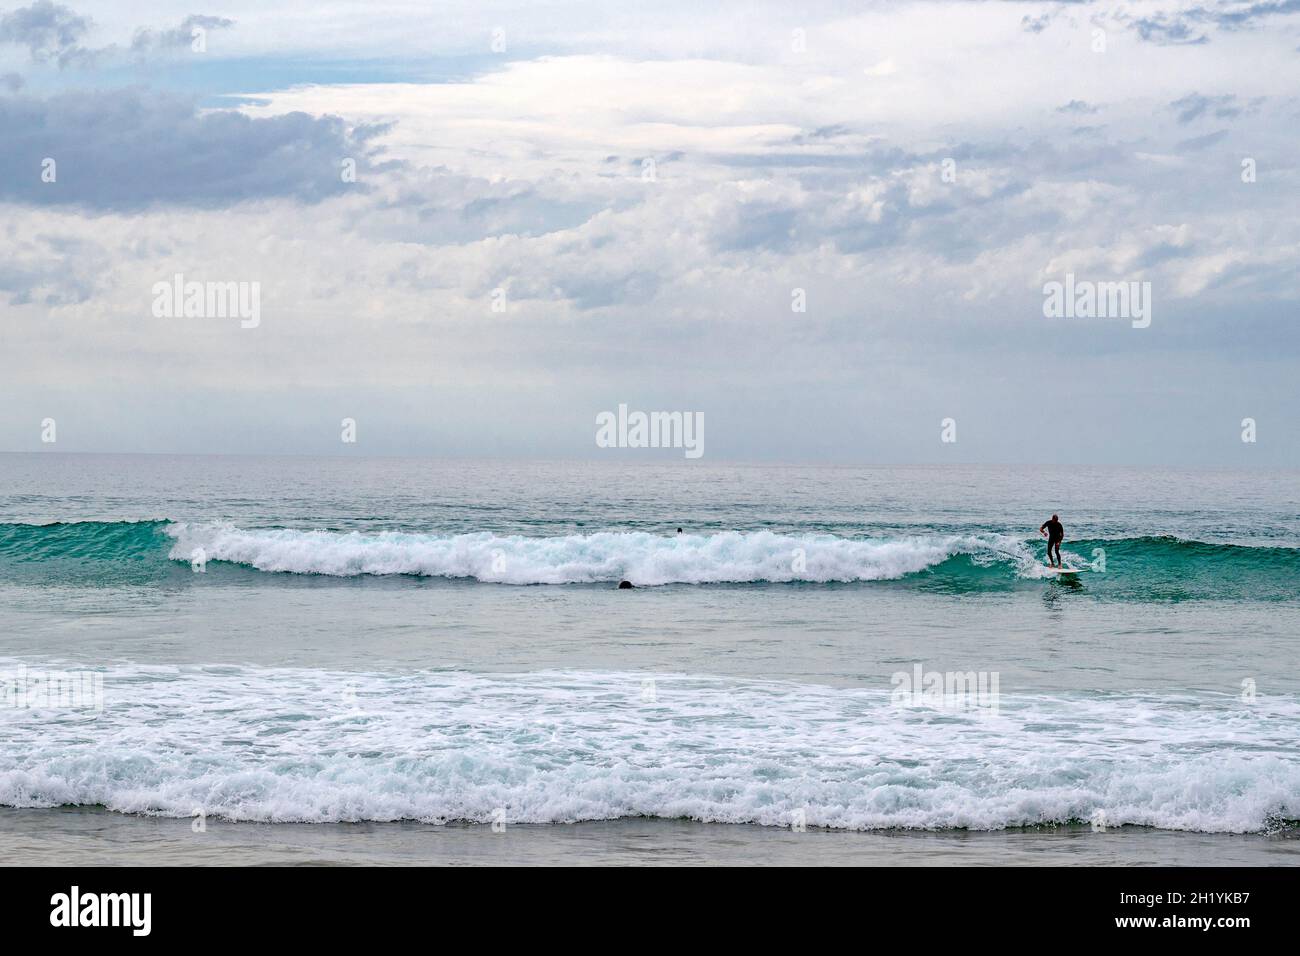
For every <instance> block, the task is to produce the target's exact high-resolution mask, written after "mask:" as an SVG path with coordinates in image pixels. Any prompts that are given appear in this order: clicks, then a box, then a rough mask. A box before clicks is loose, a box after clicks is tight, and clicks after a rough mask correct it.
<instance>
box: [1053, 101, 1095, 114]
mask: <svg viewBox="0 0 1300 956" xmlns="http://www.w3.org/2000/svg"><path fill="white" fill-rule="evenodd" d="M1056 112H1058V113H1095V112H1097V107H1095V106H1092V105H1090V104H1088V103H1085V102H1084V101H1083V100H1070V102H1068V103H1066V104H1065V105H1064V106H1058V107H1057V108H1056Z"/></svg>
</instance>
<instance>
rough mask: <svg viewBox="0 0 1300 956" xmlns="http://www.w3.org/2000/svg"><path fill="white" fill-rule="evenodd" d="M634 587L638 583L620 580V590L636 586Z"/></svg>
mask: <svg viewBox="0 0 1300 956" xmlns="http://www.w3.org/2000/svg"><path fill="white" fill-rule="evenodd" d="M634 587H636V585H635V584H633V583H632V582H631V581H619V582H618V589H619V590H620V591H623V590H626V589H627V588H634Z"/></svg>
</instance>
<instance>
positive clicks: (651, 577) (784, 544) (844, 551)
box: [167, 523, 1037, 585]
mask: <svg viewBox="0 0 1300 956" xmlns="http://www.w3.org/2000/svg"><path fill="white" fill-rule="evenodd" d="M167 531H168V534H170V535H171V536H172V537H173V538H175V539H176V544H175V545H174V546H173V547H172V549H171V554H170V556H171V557H172V558H173V559H176V560H180V561H188V560H189V559H190V556H191V554H192V553H193V551H194V550H195V549H196V548H202V549H203V551H204V552H205V553H206V555H207V558H208V559H209V560H215V561H229V562H234V563H237V564H243V565H247V566H249V567H253V568H257V569H258V570H261V571H282V572H292V573H297V574H326V575H336V576H355V575H367V574H375V575H387V574H411V575H423V576H428V577H447V578H474V579H476V580H479V581H491V582H497V583H502V584H581V583H595V582H603V581H619V580H622V579H627V580H629V581H631V582H632V583H633V584H637V585H657V584H675V583H684V584H705V583H728V582H734V583H740V582H750V581H754V582H757V581H771V582H788V581H817V582H829V581H876V580H887V579H895V578H901V577H904V576H905V575H908V574H913V573H915V572H917V571H923V570H925V569H926V568H930V567H934V566H935V565H937V564H939V563H941V562H943V561H945V560H947V559H948V558H950V557H952V556H954V555H958V554H969V555H971V556H972V557H973V558H974V559H976V560H977V561H978V562H981V563H991V562H992V561H999V560H1000V561H1009V562H1011V563H1012V564H1014V565H1015V567H1016V568H1017V569H1018V572H1019V573H1021V574H1023V575H1026V576H1028V575H1033V574H1034V573H1036V571H1037V562H1036V561H1035V560H1034V558H1033V557H1032V556H1031V555H1030V553H1029V551H1028V549H1027V548H1026V547H1025V546H1024V544H1022V543H1021V542H1019V541H1016V540H1014V539H1012V538H1008V537H1003V536H1000V535H978V536H972V535H949V536H938V535H933V536H913V537H903V538H891V539H850V538H841V537H837V536H834V535H825V534H819V535H781V534H773V533H772V532H767V531H759V532H739V531H728V532H720V533H717V534H709V535H675V536H668V537H665V536H662V535H652V534H646V533H644V532H597V533H594V534H582V535H566V536H563V537H553V538H529V537H522V536H519V535H504V536H503V535H493V534H487V533H480V534H461V535H433V534H406V533H401V532H393V531H385V532H377V533H373V534H363V533H360V532H332V531H298V530H292V529H267V530H243V529H240V528H236V527H234V526H232V525H228V524H185V523H178V524H173V525H170V526H169V527H168V529H167Z"/></svg>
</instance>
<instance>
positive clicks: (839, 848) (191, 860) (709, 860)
mask: <svg viewBox="0 0 1300 956" xmlns="http://www.w3.org/2000/svg"><path fill="white" fill-rule="evenodd" d="M0 859H2V860H3V861H4V862H5V863H6V864H8V865H14V866H147V865H166V866H214V865H215V866H259V865H273V866H350V865H397V866H402V865H406V866H475V865H479V866H590V865H604V866H619V865H650V866H655V865H672V866H708V865H732V866H735V865H768V866H803V865H831V866H1007V865H1048V866H1153V865H1160V866H1287V865H1289V866H1296V865H1300V834H1297V833H1296V831H1294V830H1292V831H1287V832H1283V833H1279V834H1216V833H1188V832H1180V831H1171V830H1153V829H1148V828H1144V827H1119V828H1113V829H1110V830H1108V831H1106V832H1104V833H1103V832H1094V831H1093V830H1092V829H1091V827H1088V826H1086V825H1085V826H1064V827H1050V828H1036V829H1018V830H1002V831H994V832H969V831H954V830H949V831H943V832H924V831H920V832H918V831H878V832H865V833H863V832H845V831H837V830H816V829H809V830H807V831H805V832H802V833H796V832H792V831H790V830H782V829H776V828H773V827H760V826H750V825H734V824H714V823H697V822H694V821H688V820H657V819H623V820H610V821H600V822H588V823H575V824H548V825H522V824H521V825H511V826H507V827H505V829H504V830H503V831H502V832H494V831H493V830H492V828H491V827H490V826H472V825H450V826H435V825H430V824H423V823H409V822H405V823H355V824H339V823H330V824H283V823H280V824H261V823H229V822H223V821H216V820H209V821H207V824H206V829H205V830H204V831H203V832H195V831H194V829H193V821H191V820H177V819H168V818H160V817H143V816H131V815H127V814H121V813H114V812H110V811H107V810H103V809H99V808H77V807H69V808H59V809H52V810H16V809H8V808H6V809H0Z"/></svg>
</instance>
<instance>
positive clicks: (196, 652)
mask: <svg viewBox="0 0 1300 956" xmlns="http://www.w3.org/2000/svg"><path fill="white" fill-rule="evenodd" d="M0 488H3V489H4V492H5V493H4V497H3V499H0V634H2V635H3V637H2V638H0V659H2V660H0V667H3V668H6V669H8V670H9V672H10V673H15V674H16V673H29V674H30V673H42V672H48V671H61V672H77V673H80V672H82V671H91V672H94V673H96V674H99V675H100V676H101V677H102V686H103V692H102V705H103V706H102V709H99V710H91V709H86V708H80V709H78V708H76V707H62V708H28V707H9V708H7V709H5V710H4V711H3V712H0V721H3V722H4V724H3V727H4V732H5V743H4V746H3V748H2V749H0V804H4V805H8V806H13V807H27V808H42V807H46V808H53V807H57V806H104V807H107V808H109V809H110V810H113V811H119V812H123V813H141V814H161V815H165V816H172V817H187V816H190V815H192V814H193V813H195V812H198V811H201V812H203V813H204V814H206V815H209V816H211V817H213V818H215V819H220V820H235V821H240V820H243V821H252V820H256V821H285V822H288V821H306V822H339V821H363V820H364V821H386V820H415V821H424V822H426V823H434V824H444V823H448V822H459V821H469V822H476V823H490V822H493V821H497V820H501V821H504V822H507V823H511V824H515V823H527V824H542V825H545V824H549V825H556V826H564V825H566V824H569V823H573V822H576V821H584V820H604V819H623V818H634V817H636V818H642V817H644V818H672V819H677V818H682V819H687V820H697V821H707V822H726V823H749V824H759V825H761V826H765V827H789V826H790V825H791V824H792V822H802V823H804V824H806V825H807V826H810V827H829V828H833V829H839V830H886V831H887V830H891V829H897V828H907V829H924V830H935V831H948V830H952V829H960V828H966V829H975V830H996V829H1001V828H1005V827H1019V826H1039V825H1065V824H1073V825H1077V824H1079V823H1087V822H1089V821H1092V822H1094V823H1096V822H1097V821H1098V820H1100V821H1102V822H1104V823H1105V825H1106V826H1108V827H1112V828H1113V827H1119V828H1121V829H1122V828H1123V827H1124V826H1126V825H1140V826H1145V827H1156V828H1159V829H1163V830H1182V831H1199V832H1203V833H1221V832H1245V833H1271V832H1276V831H1278V830H1279V829H1285V828H1287V827H1289V826H1290V825H1291V824H1292V821H1295V820H1297V819H1298V818H1300V753H1298V752H1297V747H1296V741H1297V740H1300V677H1298V676H1297V674H1296V672H1295V667H1294V662H1295V660H1296V659H1297V653H1296V652H1297V648H1296V640H1297V638H1296V634H1297V632H1298V631H1300V628H1297V625H1298V624H1300V600H1298V598H1297V594H1298V589H1297V587H1296V578H1297V571H1298V570H1300V475H1297V474H1296V473H1282V472H1274V473H1263V472H1261V473H1228V472H1176V471H1146V470H1137V469H1046V468H1045V469H1026V468H1011V467H1006V468H998V467H928V468H919V467H918V468H904V467H897V468H887V467H878V468H848V467H845V468H832V467H795V466H757V465H755V466H734V465H716V464H701V463H698V462H680V461H677V462H666V463H662V464H658V463H644V464H640V465H632V464H622V463H618V464H615V463H605V462H598V463H593V462H584V463H545V462H541V463H539V462H505V461H500V462H498V461H475V462H430V461H421V460H397V459H391V460H364V459H355V460H352V459H304V458H217V457H213V458H203V457H190V458H185V457H178V458H171V457H164V456H75V455H4V456H0ZM1049 489H1050V490H1049ZM1052 512H1057V513H1059V514H1060V515H1061V519H1062V521H1063V523H1064V524H1065V527H1066V535H1067V538H1066V544H1065V548H1064V552H1065V554H1066V556H1067V563H1070V564H1071V565H1072V566H1075V567H1087V570H1086V571H1085V572H1084V573H1081V574H1079V575H1078V577H1077V578H1076V579H1056V578H1051V577H1047V576H1045V575H1044V574H1043V573H1042V571H1041V563H1042V560H1043V553H1044V547H1043V542H1042V539H1041V538H1039V536H1038V535H1037V533H1036V529H1037V527H1038V525H1039V524H1040V523H1041V522H1042V521H1043V520H1044V519H1046V518H1047V517H1048V516H1049V515H1050V514H1051V513H1052ZM678 527H681V528H682V533H681V534H678V533H677V528H678ZM196 556H201V562H200V566H201V568H202V571H201V573H199V572H196V571H195V570H194V569H193V566H192V563H191V562H192V560H193V559H195V558H196ZM1103 562H1104V563H1103ZM624 579H626V580H630V581H632V582H633V583H634V584H636V585H637V587H636V588H635V589H632V590H618V589H617V588H616V584H617V582H618V581H620V580H624ZM918 666H919V667H920V669H921V671H922V672H923V673H940V674H953V673H956V674H966V673H970V674H978V675H982V676H984V677H988V678H990V679H992V678H996V687H997V694H996V697H995V698H993V699H992V701H991V703H992V704H993V706H989V704H990V700H986V699H976V698H973V697H961V695H957V697H956V698H953V697H952V695H949V697H948V698H944V699H942V700H939V701H937V702H936V701H918V700H913V701H912V702H911V704H907V703H903V704H901V705H900V702H899V700H898V698H897V696H896V695H895V693H894V692H895V691H896V690H897V684H898V679H899V678H898V675H900V674H902V675H909V674H912V673H913V672H914V668H917V667H918ZM22 668H26V669H27V670H26V671H22V670H21V669H22ZM51 812H54V811H53V810H51Z"/></svg>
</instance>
